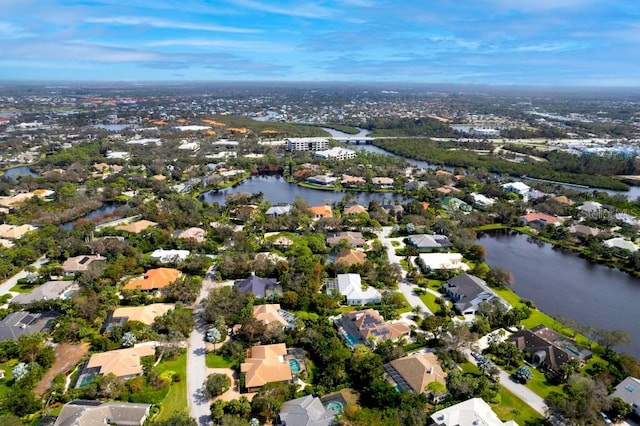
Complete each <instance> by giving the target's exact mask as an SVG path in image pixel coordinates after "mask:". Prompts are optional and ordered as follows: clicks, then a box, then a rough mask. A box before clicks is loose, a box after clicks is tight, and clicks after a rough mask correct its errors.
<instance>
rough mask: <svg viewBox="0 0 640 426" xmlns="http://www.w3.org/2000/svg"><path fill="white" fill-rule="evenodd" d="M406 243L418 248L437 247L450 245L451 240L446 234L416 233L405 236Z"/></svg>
mask: <svg viewBox="0 0 640 426" xmlns="http://www.w3.org/2000/svg"><path fill="white" fill-rule="evenodd" d="M407 240H408V243H409V244H411V245H412V246H414V247H415V248H417V249H418V250H427V249H439V248H448V247H451V245H452V244H451V242H450V241H449V238H447V236H446V235H437V234H416V235H409V237H407Z"/></svg>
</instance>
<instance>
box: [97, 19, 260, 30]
mask: <svg viewBox="0 0 640 426" xmlns="http://www.w3.org/2000/svg"><path fill="white" fill-rule="evenodd" d="M85 22H87V23H90V24H107V25H121V26H149V27H154V28H173V29H180V30H192V31H212V32H226V33H238V34H251V33H259V32H261V31H260V30H257V29H253V28H238V27H227V26H221V25H207V24H194V23H191V22H177V21H169V20H164V19H157V18H148V17H137V16H118V17H113V18H88V19H87V20H86V21H85Z"/></svg>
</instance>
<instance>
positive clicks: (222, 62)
mask: <svg viewBox="0 0 640 426" xmlns="http://www.w3.org/2000/svg"><path fill="white" fill-rule="evenodd" d="M0 10H1V11H2V12H1V13H0V79H20V80H127V81H139V80H145V81H154V80H199V81H202V80H212V81H224V80H240V81H254V80H269V81H275V80H283V81H393V82H424V83H477V84H533V85H570V86H581V85H589V86H640V2H638V0H606V1H600V0H413V1H409V0H340V1H332V0H326V1H320V0H317V1H310V0H286V1H278V0H271V1H268V0H215V1H213V0H210V1H204V0H128V1H123V0H82V1H81V0H0Z"/></svg>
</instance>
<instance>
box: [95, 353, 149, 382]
mask: <svg viewBox="0 0 640 426" xmlns="http://www.w3.org/2000/svg"><path fill="white" fill-rule="evenodd" d="M155 353H156V348H154V347H153V346H139V347H136V348H127V349H118V350H115V351H108V352H102V353H99V354H94V355H92V356H91V358H90V359H89V362H88V363H87V368H99V369H100V374H102V375H103V376H106V375H108V374H113V375H114V376H117V377H127V376H138V375H140V374H142V373H143V370H142V364H141V363H140V358H142V357H145V356H150V355H154V354H155Z"/></svg>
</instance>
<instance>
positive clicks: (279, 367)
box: [240, 343, 293, 392]
mask: <svg viewBox="0 0 640 426" xmlns="http://www.w3.org/2000/svg"><path fill="white" fill-rule="evenodd" d="M286 355H287V345H285V344H284V343H278V344H274V345H259V346H253V347H251V348H249V349H248V350H247V354H246V357H245V360H244V362H243V363H242V364H240V372H241V373H244V375H245V380H244V383H245V387H246V388H247V391H248V392H257V391H258V390H260V388H262V387H263V386H264V385H266V384H267V383H272V382H283V383H290V382H291V380H292V379H293V375H292V374H291V366H290V365H289V362H288V361H287V360H285V356H286Z"/></svg>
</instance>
